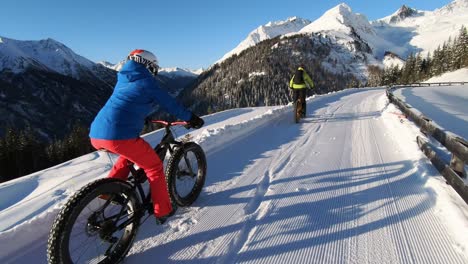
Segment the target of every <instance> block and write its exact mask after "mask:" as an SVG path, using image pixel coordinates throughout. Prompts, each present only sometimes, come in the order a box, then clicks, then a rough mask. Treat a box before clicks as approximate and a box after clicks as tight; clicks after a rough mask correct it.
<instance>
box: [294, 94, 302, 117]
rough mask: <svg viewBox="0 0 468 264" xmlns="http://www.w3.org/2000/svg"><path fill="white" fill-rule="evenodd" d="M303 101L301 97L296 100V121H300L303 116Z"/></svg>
mask: <svg viewBox="0 0 468 264" xmlns="http://www.w3.org/2000/svg"><path fill="white" fill-rule="evenodd" d="M302 112H303V109H302V102H301V100H300V99H297V100H296V101H295V102H294V123H299V120H301V117H302Z"/></svg>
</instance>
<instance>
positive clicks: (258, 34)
mask: <svg viewBox="0 0 468 264" xmlns="http://www.w3.org/2000/svg"><path fill="white" fill-rule="evenodd" d="M309 23H310V21H309V20H307V19H302V18H298V17H291V18H288V19H287V20H285V21H276V22H268V23H267V24H265V25H263V26H260V27H258V28H256V29H255V30H253V31H252V32H250V34H249V35H248V36H247V38H246V39H244V40H243V41H242V42H241V43H239V45H237V47H235V48H234V49H233V50H231V51H230V52H228V53H226V54H225V55H224V56H223V57H222V58H221V59H220V60H218V61H217V62H216V63H221V62H223V61H224V60H226V59H227V58H229V57H231V56H232V55H234V54H239V53H240V52H242V51H243V50H245V49H247V48H249V47H252V46H255V45H256V44H257V43H259V42H260V41H263V40H266V39H270V38H274V37H277V36H281V35H285V34H288V33H291V32H297V31H299V30H300V29H302V28H303V27H304V26H306V25H308V24H309Z"/></svg>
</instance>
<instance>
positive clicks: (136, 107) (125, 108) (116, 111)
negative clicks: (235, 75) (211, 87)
mask: <svg viewBox="0 0 468 264" xmlns="http://www.w3.org/2000/svg"><path fill="white" fill-rule="evenodd" d="M155 105H159V106H162V107H163V108H164V109H165V110H167V111H168V112H169V113H171V114H173V115H175V116H176V117H177V118H179V119H182V120H185V121H188V120H190V118H191V116H192V113H191V112H190V111H187V110H186V109H185V108H184V107H182V106H181V105H180V104H178V103H177V101H176V100H175V99H174V98H172V97H171V96H170V95H169V94H168V93H167V92H166V91H164V90H162V89H161V88H160V87H159V85H158V84H157V83H156V80H155V79H154V77H153V76H152V75H151V73H150V72H149V71H148V70H147V69H146V68H145V67H144V66H143V65H141V64H139V63H136V62H134V61H131V60H129V61H128V62H127V63H126V64H125V65H124V66H123V67H122V70H121V71H120V72H119V73H118V74H117V84H116V85H115V88H114V92H113V93H112V95H111V97H110V98H109V100H107V102H106V104H105V105H104V107H103V108H102V109H101V110H100V111H99V113H98V114H97V116H96V117H95V118H94V121H93V123H92V124H91V131H90V133H89V136H90V137H91V138H95V139H107V140H115V139H131V138H137V137H139V135H140V133H141V130H142V129H143V125H144V123H145V117H146V116H148V114H149V113H151V111H152V110H153V108H154V106H155Z"/></svg>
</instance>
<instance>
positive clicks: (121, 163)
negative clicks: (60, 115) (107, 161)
mask: <svg viewBox="0 0 468 264" xmlns="http://www.w3.org/2000/svg"><path fill="white" fill-rule="evenodd" d="M91 144H92V145H93V147H95V148H96V149H105V150H108V151H110V152H112V153H115V154H119V155H120V157H119V158H118V160H117V162H116V163H115V164H114V167H113V168H112V170H111V171H110V173H109V176H108V177H109V178H116V179H121V180H127V177H128V175H129V173H130V169H129V168H128V165H127V160H130V161H132V162H133V163H135V164H136V165H138V167H140V168H142V169H143V170H144V171H145V173H146V176H147V177H148V181H149V185H150V188H151V199H152V200H153V205H154V215H155V216H156V217H161V216H166V215H167V214H169V213H170V212H171V210H172V205H171V202H170V198H169V193H168V191H167V185H166V179H165V176H164V169H163V164H162V162H161V159H159V157H158V155H156V153H155V152H154V150H153V148H152V147H151V146H150V144H148V142H146V141H144V140H143V139H141V138H134V139H125V140H104V139H93V138H92V139H91Z"/></svg>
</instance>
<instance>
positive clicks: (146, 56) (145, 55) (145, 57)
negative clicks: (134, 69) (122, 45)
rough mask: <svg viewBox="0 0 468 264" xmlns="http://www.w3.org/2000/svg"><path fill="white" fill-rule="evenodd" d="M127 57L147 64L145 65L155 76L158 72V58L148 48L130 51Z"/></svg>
mask: <svg viewBox="0 0 468 264" xmlns="http://www.w3.org/2000/svg"><path fill="white" fill-rule="evenodd" d="M127 59H129V60H132V61H135V62H137V63H140V64H143V65H145V67H146V68H147V69H148V70H149V71H150V72H151V74H153V75H154V76H156V74H158V69H159V65H158V58H156V56H155V55H154V54H153V53H151V52H149V51H147V50H142V49H136V50H134V51H132V52H130V54H129V55H128V57H127Z"/></svg>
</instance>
